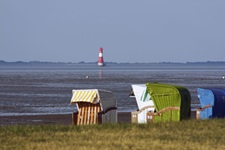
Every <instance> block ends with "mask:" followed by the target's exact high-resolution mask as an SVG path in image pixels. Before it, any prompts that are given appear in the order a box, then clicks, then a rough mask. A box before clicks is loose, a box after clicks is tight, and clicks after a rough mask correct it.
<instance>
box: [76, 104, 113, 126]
mask: <svg viewBox="0 0 225 150" xmlns="http://www.w3.org/2000/svg"><path fill="white" fill-rule="evenodd" d="M77 105H78V108H79V109H78V111H75V112H73V114H72V124H73V125H86V124H101V123H105V122H108V120H107V118H112V117H111V115H113V113H111V112H112V111H115V110H116V109H117V107H110V108H108V109H106V110H105V111H102V110H101V106H100V103H97V104H92V103H88V102H79V103H77Z"/></svg>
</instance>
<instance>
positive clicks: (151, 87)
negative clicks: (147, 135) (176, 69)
mask: <svg viewBox="0 0 225 150" xmlns="http://www.w3.org/2000/svg"><path fill="white" fill-rule="evenodd" d="M146 86H147V89H148V92H149V94H150V96H151V98H152V101H153V103H154V106H155V112H153V111H150V112H148V113H147V122H168V121H180V120H184V119H189V118H190V115H191V106H190V105H191V96H190V93H189V91H188V90H187V89H186V88H184V87H182V86H176V85H170V84H160V83H147V84H146Z"/></svg>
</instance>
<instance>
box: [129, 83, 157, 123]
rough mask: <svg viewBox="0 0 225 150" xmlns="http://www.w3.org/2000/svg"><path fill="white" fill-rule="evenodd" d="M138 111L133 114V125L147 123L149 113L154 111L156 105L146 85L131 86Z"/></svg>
mask: <svg viewBox="0 0 225 150" xmlns="http://www.w3.org/2000/svg"><path fill="white" fill-rule="evenodd" d="M131 87H132V91H133V94H134V97H135V99H136V102H137V106H138V110H137V111H133V112H131V122H132V123H147V112H148V111H154V104H153V101H152V100H151V98H150V95H149V94H148V91H147V87H146V85H145V84H133V85H131Z"/></svg>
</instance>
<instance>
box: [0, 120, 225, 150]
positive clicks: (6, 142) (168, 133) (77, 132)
mask: <svg viewBox="0 0 225 150" xmlns="http://www.w3.org/2000/svg"><path fill="white" fill-rule="evenodd" d="M0 143H1V144H0V149H23V150H24V149H25V150H26V149H29V150H30V149H37V150H39V149H41V150H45V149H56V150H57V149H63V150H67V149H68V150H71V149H76V150H79V149H84V150H86V149H87V150H95V149H98V150H101V149H104V150H107V149H135V150H136V149H137V150H138V149H141V150H142V149H153V148H154V149H179V150H180V149H188V150H189V149H193V150H196V149H204V150H207V149H210V150H211V149H221V150H222V149H225V119H213V120H204V121H197V120H188V121H182V122H169V123H155V124H102V125H87V126H58V125H51V126H49V125H42V126H37V125H36V126H1V127H0Z"/></svg>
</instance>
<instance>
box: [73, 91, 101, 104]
mask: <svg viewBox="0 0 225 150" xmlns="http://www.w3.org/2000/svg"><path fill="white" fill-rule="evenodd" d="M72 93H73V95H72V98H71V102H70V103H71V104H73V103H77V102H89V103H92V104H97V103H99V101H100V96H99V92H98V90H97V89H90V90H89V89H88V90H73V91H72Z"/></svg>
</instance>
